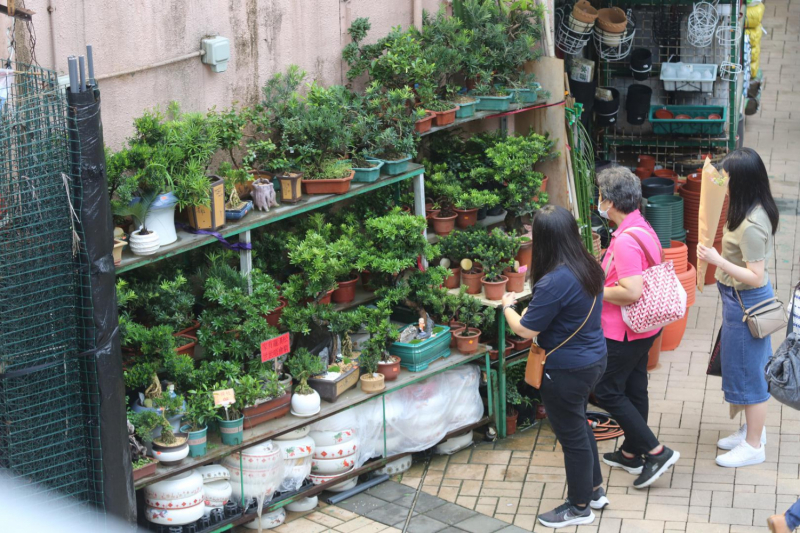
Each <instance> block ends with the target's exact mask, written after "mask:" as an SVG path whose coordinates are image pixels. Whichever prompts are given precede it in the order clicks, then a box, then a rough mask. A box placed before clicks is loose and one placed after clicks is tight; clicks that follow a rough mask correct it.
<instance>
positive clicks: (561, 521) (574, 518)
mask: <svg viewBox="0 0 800 533" xmlns="http://www.w3.org/2000/svg"><path fill="white" fill-rule="evenodd" d="M538 518H539V523H540V524H542V525H543V526H545V527H552V528H554V529H558V528H561V527H568V526H578V525H583V524H591V523H592V522H594V513H593V512H592V509H591V507H589V506H588V505H587V506H586V508H585V509H579V508H577V507H575V506H574V505H572V504H571V503H569V500H567V501H565V502H564V503H563V504H561V505H559V506H558V507H556V508H555V509H553V510H552V511H548V512H546V513H542V514H540V515H539V517H538Z"/></svg>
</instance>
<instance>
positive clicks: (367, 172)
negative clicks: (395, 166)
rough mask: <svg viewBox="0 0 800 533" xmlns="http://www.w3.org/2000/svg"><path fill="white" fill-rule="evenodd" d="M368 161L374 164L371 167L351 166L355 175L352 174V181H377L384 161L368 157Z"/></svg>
mask: <svg viewBox="0 0 800 533" xmlns="http://www.w3.org/2000/svg"><path fill="white" fill-rule="evenodd" d="M370 161H372V162H373V163H375V166H374V167H372V168H355V167H353V170H354V171H355V175H354V176H353V181H356V182H359V183H375V182H376V181H378V178H380V177H381V169H382V168H383V165H385V163H384V162H383V161H379V160H376V159H370Z"/></svg>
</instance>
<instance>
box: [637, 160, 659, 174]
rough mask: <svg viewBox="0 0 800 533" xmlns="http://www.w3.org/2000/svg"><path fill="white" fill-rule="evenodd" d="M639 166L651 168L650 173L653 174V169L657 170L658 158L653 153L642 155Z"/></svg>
mask: <svg viewBox="0 0 800 533" xmlns="http://www.w3.org/2000/svg"><path fill="white" fill-rule="evenodd" d="M639 166H640V167H642V168H649V169H650V173H651V174H652V173H653V170H655V168H656V158H655V157H653V156H652V155H640V156H639ZM648 177H649V176H648Z"/></svg>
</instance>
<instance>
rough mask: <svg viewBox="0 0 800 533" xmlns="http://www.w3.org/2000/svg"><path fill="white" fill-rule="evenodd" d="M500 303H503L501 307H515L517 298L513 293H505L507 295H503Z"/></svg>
mask: <svg viewBox="0 0 800 533" xmlns="http://www.w3.org/2000/svg"><path fill="white" fill-rule="evenodd" d="M501 301H502V302H503V307H506V306H508V305H516V303H517V297H516V296H515V293H513V292H507V293H505V294H504V295H503V298H502V300H501Z"/></svg>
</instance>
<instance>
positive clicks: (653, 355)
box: [647, 333, 663, 370]
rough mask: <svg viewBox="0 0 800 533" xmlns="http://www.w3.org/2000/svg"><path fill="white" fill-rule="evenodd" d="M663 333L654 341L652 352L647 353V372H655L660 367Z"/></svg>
mask: <svg viewBox="0 0 800 533" xmlns="http://www.w3.org/2000/svg"><path fill="white" fill-rule="evenodd" d="M662 335H663V333H662V334H661V335H659V336H658V337H656V340H655V341H653V346H651V347H650V351H649V352H647V370H655V368H656V367H657V366H658V359H659V357H660V356H661V337H662Z"/></svg>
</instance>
